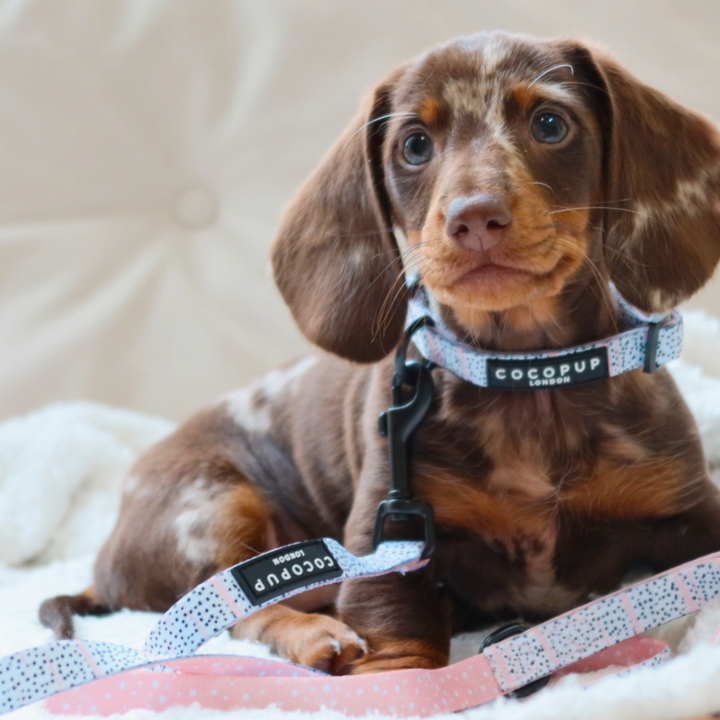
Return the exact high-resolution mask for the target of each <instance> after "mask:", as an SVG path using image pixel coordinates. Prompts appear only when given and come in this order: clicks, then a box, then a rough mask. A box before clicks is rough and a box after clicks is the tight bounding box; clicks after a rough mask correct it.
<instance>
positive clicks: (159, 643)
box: [0, 538, 427, 712]
mask: <svg viewBox="0 0 720 720" xmlns="http://www.w3.org/2000/svg"><path fill="white" fill-rule="evenodd" d="M422 550H423V544H422V542H411V541H397V542H388V543H383V544H382V545H381V546H380V547H378V548H377V550H376V551H375V552H374V553H372V554H370V555H367V556H365V557H356V556H355V555H353V554H352V553H350V552H348V551H347V550H346V549H345V548H344V547H343V546H342V545H340V544H339V543H337V542H336V541H335V540H332V539H329V538H326V539H324V540H312V541H309V542H302V543H296V544H294V545H286V546H285V547H283V548H280V549H279V550H273V551H271V552H269V553H265V554H263V555H260V556H258V557H256V558H252V559H251V560H247V561H245V562H242V563H239V564H238V565H235V566H234V567H232V568H230V569H229V570H225V571H223V572H221V573H219V574H217V575H215V576H213V577H212V578H210V579H209V580H207V581H205V582H204V583H202V584H200V585H198V586H197V587H196V588H195V589H194V590H192V591H190V592H189V593H188V594H187V595H185V596H184V597H183V598H181V599H180V600H179V601H178V602H177V603H176V604H175V605H173V606H172V607H171V608H170V609H169V610H168V611H167V612H166V613H165V614H164V615H163V616H162V617H161V618H160V620H159V621H158V623H157V625H156V626H155V627H154V628H153V630H152V631H151V632H150V635H149V636H148V639H147V641H146V643H145V651H144V652H143V653H139V652H137V651H136V650H132V649H130V648H126V647H123V646H121V645H115V644H112V643H99V642H84V641H81V640H62V641H59V642H54V643H50V644H48V645H43V646H40V647H35V648H30V649H29V650H23V651H21V652H18V653H14V654H13V655H9V656H7V657H5V658H2V659H0V712H8V711H10V710H15V709H16V708H19V707H23V706H24V705H29V704H31V703H34V702H37V701H38V700H42V699H44V698H47V697H50V696H51V695H55V694H56V693H59V692H62V691H64V690H67V689H68V688H73V687H78V686H81V685H85V684H86V683H89V682H92V681H93V680H96V679H97V678H101V677H106V676H110V675H115V674H117V673H122V672H123V671H126V670H129V669H133V668H140V667H153V668H154V669H160V670H161V671H163V672H167V671H168V670H169V667H165V666H164V664H163V663H160V664H158V663H154V662H153V661H155V660H158V659H160V658H162V659H163V660H171V659H179V658H184V657H187V656H189V655H191V654H192V653H194V652H195V651H196V650H197V649H198V648H199V647H200V646H201V645H203V644H204V643H205V642H207V641H208V640H209V639H210V638H212V637H215V636H216V635H219V634H220V633H221V632H222V631H223V630H225V629H226V628H228V627H230V626H231V625H234V624H235V623H236V622H237V621H238V620H241V619H242V618H244V617H247V616H248V615H250V614H252V613H254V612H256V611H257V610H260V609H261V608H264V607H267V606H269V605H273V604H274V603H276V602H280V601H281V600H284V599H285V598H288V597H291V596H292V595H297V594H298V593H301V592H303V591H305V590H311V589H313V588H316V587H320V586H323V585H329V584H333V583H337V582H342V581H343V580H348V579H351V578H363V577H371V576H376V575H384V574H386V573H389V572H402V573H405V572H408V571H410V570H414V569H417V568H419V567H422V566H423V565H425V564H426V563H427V560H422V559H421V555H422ZM271 576H272V577H271ZM83 692H85V688H83Z"/></svg>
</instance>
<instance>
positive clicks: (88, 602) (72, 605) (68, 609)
mask: <svg viewBox="0 0 720 720" xmlns="http://www.w3.org/2000/svg"><path fill="white" fill-rule="evenodd" d="M111 612H113V610H112V608H111V607H109V606H107V605H104V604H103V603H101V602H100V600H99V598H98V596H97V593H96V591H95V588H94V587H92V586H90V587H89V588H88V589H87V590H85V591H83V592H81V593H80V594H79V595H58V596H57V597H54V598H50V599H48V600H46V601H45V602H44V603H43V604H42V605H41V606H40V610H39V612H38V615H39V616H40V622H41V623H42V624H43V625H44V626H45V627H46V628H50V629H51V630H52V631H53V632H54V633H55V639H56V640H72V638H73V635H74V634H75V628H74V627H73V615H109V614H110V613H111Z"/></svg>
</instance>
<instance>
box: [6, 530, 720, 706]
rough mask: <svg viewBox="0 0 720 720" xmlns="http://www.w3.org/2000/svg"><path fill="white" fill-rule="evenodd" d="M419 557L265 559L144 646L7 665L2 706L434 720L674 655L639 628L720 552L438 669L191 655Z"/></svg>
mask: <svg viewBox="0 0 720 720" xmlns="http://www.w3.org/2000/svg"><path fill="white" fill-rule="evenodd" d="M422 554H423V544H422V543H420V542H409V541H391V542H383V543H381V545H380V546H379V547H378V549H377V550H376V551H375V552H374V553H372V554H370V555H367V556H365V557H356V556H355V555H353V554H351V553H349V552H348V551H347V550H345V549H344V548H343V547H342V546H341V545H340V544H339V543H337V542H335V541H334V540H331V539H325V540H315V541H310V542H305V543H298V544H295V545H289V546H286V547H283V548H280V549H279V550H274V551H271V552H270V553H265V554H264V555H261V556H259V557H257V558H253V559H252V560H248V561H246V562H243V563H240V564H238V565H236V566H235V567H233V568H230V569H228V570H225V571H223V572H221V573H219V574H217V575H215V576H213V577H212V578H210V579H209V580H207V581H205V582H204V583H202V584H201V585H199V586H198V587H196V588H195V589H194V590H192V591H191V592H190V593H188V594H187V595H186V596H184V597H183V598H181V599H180V600H179V601H178V602H177V603H176V604H175V605H174V606H173V607H172V608H170V610H168V611H167V612H166V613H165V614H164V615H163V616H162V617H161V618H160V620H159V621H158V623H157V625H156V626H155V627H154V629H153V630H152V631H151V633H150V635H149V637H148V639H147V641H146V643H145V647H144V650H143V651H138V650H134V649H132V648H128V647H124V646H122V645H116V644H112V643H105V642H92V641H82V640H62V641H59V642H54V643H50V644H48V645H43V646H40V647H35V648H31V649H28V650H24V651H21V652H18V653H15V654H13V655H9V656H7V657H5V658H3V659H1V660H0V711H2V712H9V711H11V710H14V709H16V708H20V707H23V706H26V705H30V704H31V703H35V702H38V701H40V700H43V699H48V698H49V699H50V700H49V709H50V711H51V712H53V713H58V714H98V715H108V714H112V713H117V712H125V711H127V710H130V709H134V708H147V709H152V710H158V711H160V710H163V709H166V708H167V707H170V706H173V705H183V706H188V705H193V704H195V703H198V704H199V705H200V706H202V707H207V708H215V709H226V710H237V709H250V708H266V707H268V706H276V707H280V708H282V709H283V710H304V711H308V712H313V711H317V710H320V709H322V708H332V709H335V710H338V711H340V712H344V713H346V714H348V715H355V716H357V715H364V714H366V713H367V712H378V713H381V714H385V715H394V716H397V717H408V716H422V717H426V716H430V715H433V714H436V713H439V712H456V711H459V710H465V709H468V708H472V707H476V706H478V705H483V704H485V703H488V702H491V701H493V700H495V699H497V698H499V697H500V696H502V695H507V694H509V693H512V692H515V691H518V690H521V689H522V688H523V687H526V686H527V685H528V684H529V683H532V682H533V681H536V680H538V679H539V678H543V677H548V676H555V677H558V676H560V675H564V674H568V673H571V672H580V673H587V672H591V671H594V670H599V669H603V668H608V667H613V668H619V669H620V672H628V671H629V670H631V669H635V668H637V667H643V666H652V665H657V664H659V663H661V662H664V661H665V660H667V659H668V658H669V657H670V651H669V649H668V648H667V646H666V644H665V643H662V642H660V641H657V640H647V639H639V638H637V637H636V636H637V635H638V634H640V633H642V632H645V631H647V630H650V629H651V628H654V627H657V626H659V625H662V624H664V623H667V622H669V621H671V620H674V619H676V618H680V617H683V616H685V615H688V614H690V613H693V612H695V611H697V610H698V609H700V608H701V607H703V606H704V605H705V604H706V603H707V602H709V601H710V600H712V599H713V598H716V597H718V596H720V553H713V554H711V555H707V556H705V557H703V558H699V559H697V560H693V561H691V562H688V563H686V564H684V565H681V566H679V567H676V568H674V569H672V570H669V571H667V572H664V573H661V574H659V575H656V576H654V577H652V578H650V579H647V580H644V581H641V582H639V583H636V584H634V585H632V586H630V587H627V588H624V589H622V590H619V591H617V592H615V593H613V594H612V595H608V596H605V597H603V598H600V599H598V600H594V601H592V602H590V603H588V604H587V605H584V606H583V607H580V608H578V609H575V610H572V611H570V612H568V613H565V614H564V615H561V616H559V617H557V618H554V619H552V620H550V621H548V622H546V623H543V624H541V625H537V626H535V627H533V628H530V629H527V630H525V631H524V632H522V633H521V634H519V635H516V636H514V637H510V638H507V639H504V640H501V641H500V642H497V643H496V644H493V645H490V646H489V647H485V648H484V650H482V652H481V653H479V654H478V655H476V656H474V657H472V658H469V659H466V660H463V661H461V662H458V663H455V664H454V665H451V666H449V667H446V668H441V669H437V670H395V671H390V672H381V673H376V674H367V675H350V676H342V677H333V676H329V675H326V674H324V673H322V672H319V671H316V670H313V669H311V668H307V667H303V666H298V665H293V664H290V663H286V662H282V661H275V660H263V659H258V658H250V657H241V656H234V655H233V656H228V655H223V656H218V655H196V654H195V652H196V651H197V650H198V649H199V648H200V647H201V646H202V645H203V644H204V643H205V642H207V641H208V640H209V639H210V638H212V637H215V636H216V635H218V634H220V633H221V632H223V631H224V630H225V629H226V628H228V627H230V626H231V625H233V624H234V623H236V622H237V621H238V620H241V619H242V618H244V617H247V616H248V615H249V614H251V613H253V612H256V611H257V610H259V609H261V608H263V607H267V606H269V605H272V604H273V603H275V602H279V601H281V600H283V599H285V598H287V597H290V596H291V595H295V594H297V593H299V592H302V591H304V590H308V589H311V588H314V587H319V586H321V585H326V584H331V583H335V582H342V581H343V580H346V579H349V578H360V577H370V576H373V575H379V574H385V573H388V572H403V573H404V572H410V571H413V570H415V569H417V568H420V567H422V566H424V565H425V564H426V562H427V561H426V560H424V559H423V558H422ZM285 570H287V573H285V574H284V573H283V571H285ZM271 576H273V577H271ZM283 583H284V584H283Z"/></svg>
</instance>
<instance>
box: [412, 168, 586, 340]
mask: <svg viewBox="0 0 720 720" xmlns="http://www.w3.org/2000/svg"><path fill="white" fill-rule="evenodd" d="M488 172H489V173H490V172H491V170H488ZM506 174H507V175H508V176H509V178H510V181H511V183H512V185H513V187H514V188H515V190H514V192H513V194H512V195H511V196H510V197H509V198H507V199H508V200H509V203H508V204H509V205H510V207H511V214H512V225H511V227H510V230H509V231H508V234H507V236H506V238H505V239H504V240H503V242H502V243H500V244H499V245H497V246H495V247H494V248H492V250H491V251H489V253H487V254H486V257H485V258H481V257H479V254H478V253H473V252H471V251H465V250H463V249H461V248H459V247H458V245H457V244H456V243H455V242H454V241H453V240H452V239H451V238H449V237H448V236H447V234H446V232H445V220H444V218H445V203H449V202H450V201H451V200H452V197H453V196H454V194H453V193H449V192H447V190H445V191H444V192H442V193H441V192H438V191H437V190H436V193H435V196H434V197H433V199H432V201H431V206H430V211H429V213H428V219H427V221H426V224H425V227H424V228H423V231H422V240H423V241H424V242H423V245H422V246H421V249H420V255H421V257H422V262H421V268H422V271H423V278H424V282H425V284H426V285H427V286H428V288H429V289H430V290H431V291H432V292H433V293H434V294H435V297H436V298H437V299H438V301H439V302H441V303H442V304H444V305H448V306H449V307H451V308H452V309H453V310H454V312H455V315H456V318H457V320H458V321H459V322H460V323H461V324H462V325H463V326H464V327H465V328H467V329H468V330H469V331H470V332H473V333H481V332H483V331H484V330H485V329H486V323H487V320H486V318H485V315H486V313H488V312H496V311H502V310H508V309H511V308H523V309H522V310H520V311H519V313H518V318H519V319H520V320H521V321H524V322H526V323H528V324H529V323H531V322H538V323H549V322H552V311H553V309H554V305H553V303H550V302H544V303H543V302H538V301H541V300H544V299H546V298H552V297H555V296H557V295H558V294H559V293H560V291H561V290H562V288H563V287H564V286H565V284H566V282H567V281H568V279H569V278H570V276H571V275H572V274H573V273H574V272H575V271H576V270H577V269H578V267H580V265H581V264H582V262H583V260H584V259H585V256H586V252H587V238H586V235H585V232H586V229H587V223H588V219H589V211H588V210H586V209H583V210H576V209H569V210H562V211H559V212H552V211H553V208H552V207H551V206H550V205H548V203H547V201H546V200H545V198H544V196H543V195H542V193H541V191H540V188H539V187H538V186H537V185H535V184H533V179H532V176H531V175H530V174H529V172H528V171H527V169H526V168H525V166H524V163H523V162H522V160H520V159H518V158H516V157H512V156H511V157H510V158H509V159H507V160H506ZM490 177H491V176H490ZM491 183H492V179H490V180H489V182H488V183H486V184H484V183H482V182H479V183H478V187H479V188H481V189H482V191H485V192H493V191H495V192H497V193H498V194H500V195H501V196H502V195H503V194H504V193H502V191H499V190H496V189H495V188H494V187H493V185H492V184H491ZM505 196H506V197H507V195H505ZM551 212H552V214H550V213H551ZM483 262H492V263H493V264H497V265H504V266H507V267H512V268H516V269H519V270H525V271H527V273H525V274H518V275H517V276H513V277H508V278H506V279H505V280H504V281H503V282H502V283H500V284H497V283H496V284H493V283H484V284H482V285H481V284H480V283H472V284H466V283H463V282H462V278H463V276H464V275H465V274H466V273H467V272H470V271H471V270H473V269H474V268H475V267H477V266H478V265H479V264H481V263H483ZM459 280H460V281H461V282H458V281H459Z"/></svg>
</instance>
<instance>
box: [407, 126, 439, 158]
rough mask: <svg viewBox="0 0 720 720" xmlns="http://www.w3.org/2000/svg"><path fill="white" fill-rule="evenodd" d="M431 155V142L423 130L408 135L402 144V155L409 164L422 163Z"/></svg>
mask: <svg viewBox="0 0 720 720" xmlns="http://www.w3.org/2000/svg"><path fill="white" fill-rule="evenodd" d="M432 156H433V142H432V140H431V139H430V137H429V136H428V135H427V134H426V133H424V132H416V133H413V134H412V135H409V136H408V138H407V139H406V140H405V144H404V145H403V157H404V158H405V161H406V162H407V163H408V164H409V165H424V164H425V163H426V162H429V161H430V159H431V158H432Z"/></svg>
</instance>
